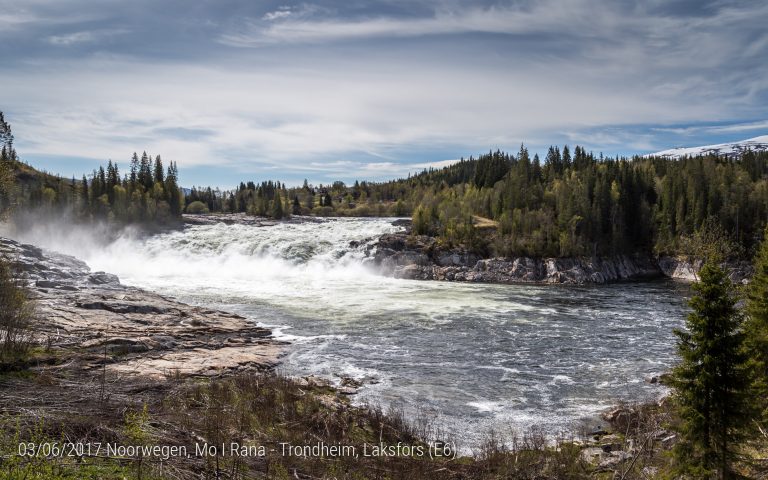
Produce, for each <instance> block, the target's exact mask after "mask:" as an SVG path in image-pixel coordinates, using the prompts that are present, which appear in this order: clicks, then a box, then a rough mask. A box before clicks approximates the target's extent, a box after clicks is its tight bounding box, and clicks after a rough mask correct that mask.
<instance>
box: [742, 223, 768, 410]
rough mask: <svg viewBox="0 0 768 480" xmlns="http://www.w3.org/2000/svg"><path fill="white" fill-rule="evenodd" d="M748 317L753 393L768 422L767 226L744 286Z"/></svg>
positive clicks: (747, 338)
mask: <svg viewBox="0 0 768 480" xmlns="http://www.w3.org/2000/svg"><path fill="white" fill-rule="evenodd" d="M746 311H747V320H746V322H745V325H744V331H745V334H746V339H745V343H746V347H747V353H748V356H749V362H750V370H751V371H752V372H753V373H754V384H753V395H752V397H753V398H754V399H756V400H757V401H758V408H759V409H760V410H761V413H762V420H763V421H764V422H765V421H768V228H766V230H765V234H764V236H763V242H762V244H761V245H760V250H759V252H758V253H757V256H756V257H755V273H754V275H753V276H752V281H751V282H750V284H749V287H748V289H747V305H746Z"/></svg>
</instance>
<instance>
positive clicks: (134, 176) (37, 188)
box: [0, 112, 184, 224]
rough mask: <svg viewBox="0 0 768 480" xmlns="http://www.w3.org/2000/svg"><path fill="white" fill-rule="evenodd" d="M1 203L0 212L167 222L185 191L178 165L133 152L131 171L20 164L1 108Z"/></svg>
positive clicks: (112, 166) (179, 208)
mask: <svg viewBox="0 0 768 480" xmlns="http://www.w3.org/2000/svg"><path fill="white" fill-rule="evenodd" d="M0 143H2V150H0V167H1V168H0V177H2V179H0V181H1V183H2V184H1V185H0V202H2V203H1V205H0V206H1V207H2V211H10V212H11V213H12V214H15V215H23V214H25V213H29V212H34V213H35V214H43V215H46V214H49V215H62V214H65V213H66V214H68V215H69V214H71V215H72V216H73V217H74V219H76V220H80V221H91V220H108V221H116V222H119V223H159V224H167V223H171V222H173V221H174V220H175V219H177V218H179V217H180V216H181V211H182V208H183V203H184V199H183V195H182V192H181V190H180V189H179V185H178V169H177V167H176V164H175V163H173V162H171V164H170V165H169V166H168V168H167V169H165V168H164V167H163V162H162V160H161V158H160V156H159V155H158V156H157V157H155V159H154V160H152V159H151V157H150V156H148V155H147V153H146V152H145V153H144V154H143V155H142V156H141V158H139V156H138V155H137V154H136V153H134V154H133V157H132V159H131V161H130V167H129V172H128V173H126V174H124V175H123V176H121V174H120V171H119V169H118V167H117V164H115V163H112V161H109V162H108V163H107V167H106V169H105V168H104V167H99V169H98V170H94V171H93V173H92V174H91V175H90V178H86V176H85V175H83V176H82V178H81V179H76V178H71V179H65V178H62V177H61V176H58V175H52V174H49V173H47V172H41V171H38V170H36V169H34V168H32V167H31V166H29V165H27V164H26V163H23V162H22V161H21V160H20V159H19V157H18V155H17V153H16V150H15V148H14V146H13V134H12V132H11V127H10V125H9V124H8V123H7V122H6V121H5V119H4V117H3V114H2V112H0Z"/></svg>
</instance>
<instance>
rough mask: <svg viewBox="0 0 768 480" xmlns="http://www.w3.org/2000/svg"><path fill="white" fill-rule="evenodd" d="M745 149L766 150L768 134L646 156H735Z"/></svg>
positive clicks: (672, 149)
mask: <svg viewBox="0 0 768 480" xmlns="http://www.w3.org/2000/svg"><path fill="white" fill-rule="evenodd" d="M747 150H752V151H754V152H762V151H766V150H768V135H763V136H761V137H755V138H750V139H748V140H741V141H739V142H731V143H720V144H717V145H704V146H701V147H680V148H671V149H669V150H662V151H661V152H656V153H650V154H648V155H645V156H646V157H666V158H683V157H695V156H697V155H718V156H735V155H741V154H742V153H744V152H746V151H747Z"/></svg>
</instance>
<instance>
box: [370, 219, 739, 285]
mask: <svg viewBox="0 0 768 480" xmlns="http://www.w3.org/2000/svg"><path fill="white" fill-rule="evenodd" d="M368 255H369V258H370V260H371V261H372V262H373V263H374V264H375V265H376V266H378V268H379V269H380V270H381V272H382V273H383V274H385V275H390V276H394V277H396V278H407V279H415V280H443V281H458V282H478V283H533V284H573V285H583V284H605V283H610V282H617V281H624V280H635V279H642V278H662V277H668V278H673V279H677V280H684V281H693V280H695V278H696V273H697V272H698V271H699V269H700V268H701V265H702V262H701V261H700V260H691V259H688V258H685V257H668V256H663V257H654V256H651V255H647V254H634V255H612V256H604V257H569V258H531V257H516V258H500V257H496V258H481V257H480V256H478V255H476V254H474V253H471V252H468V251H466V250H463V249H446V248H443V247H441V246H440V245H439V244H438V242H437V240H436V239H435V238H433V237H428V236H424V235H416V236H414V235H410V234H409V233H408V232H407V231H406V232H402V233H394V234H387V235H383V236H381V237H380V238H379V240H378V242H377V243H375V244H373V245H372V246H371V248H370V249H369V250H368ZM725 267H726V269H727V270H728V271H729V273H730V278H731V280H732V281H733V282H735V283H744V282H746V281H748V279H749V277H750V276H751V275H752V266H751V265H750V264H749V263H748V262H738V263H730V264H727V265H725Z"/></svg>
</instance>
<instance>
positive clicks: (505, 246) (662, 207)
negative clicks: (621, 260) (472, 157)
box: [409, 147, 768, 256]
mask: <svg viewBox="0 0 768 480" xmlns="http://www.w3.org/2000/svg"><path fill="white" fill-rule="evenodd" d="M457 174H460V178H458V179H457V178H456V177H457ZM440 177H443V178H442V179H440V181H439V182H421V181H420V180H419V179H418V178H417V179H414V180H411V181H410V182H409V183H410V185H412V186H413V188H414V189H416V190H417V191H418V193H417V194H416V195H415V197H416V198H418V206H417V207H416V209H415V211H414V214H413V219H414V231H415V232H416V233H424V234H430V235H437V236H439V237H441V238H443V239H444V240H445V241H446V242H449V243H465V244H469V245H470V246H472V247H473V248H475V249H484V250H487V253H493V254H496V255H511V254H525V255H553V256H572V255H592V254H609V253H621V252H635V251H655V252H656V253H681V252H684V251H685V250H686V249H687V248H689V246H690V244H691V243H692V242H693V241H695V238H696V237H697V235H698V236H700V235H702V234H707V233H712V232H713V231H717V232H721V233H722V235H724V236H725V237H727V238H729V239H730V240H732V241H733V243H734V244H735V245H736V246H737V247H738V246H741V247H742V248H743V249H746V251H744V252H742V253H748V250H749V249H751V248H753V247H754V246H755V245H756V244H757V242H758V241H759V239H760V237H761V232H762V231H763V228H764V226H765V224H766V219H767V218H768V178H767V177H768V154H766V153H753V152H747V153H745V154H744V155H742V156H740V157H738V158H725V157H717V156H704V157H701V156H700V157H694V158H684V159H681V160H670V159H664V158H640V157H635V158H632V159H626V158H618V159H616V158H599V157H595V156H594V155H593V154H592V153H587V152H585V151H584V149H582V148H580V147H576V148H575V150H574V153H573V155H571V153H570V151H569V149H568V147H564V148H563V150H562V151H560V150H559V149H558V148H557V147H551V148H550V149H549V152H548V154H547V156H546V158H545V159H544V162H542V161H540V159H539V158H538V156H534V157H533V158H532V159H531V158H530V156H529V154H528V151H527V150H526V149H525V148H524V147H522V148H521V149H520V152H519V153H518V155H516V156H511V155H506V154H503V153H501V152H496V153H490V154H488V155H484V156H482V157H480V158H479V159H478V160H477V161H476V162H467V163H466V164H459V165H458V166H455V167H454V168H453V169H450V170H446V171H444V172H441V173H440V174H432V175H427V178H435V179H439V178H440ZM448 179H450V181H449V180H448ZM473 216H481V217H487V218H489V219H493V220H495V221H496V222H498V223H497V225H498V229H497V232H496V234H495V235H493V236H491V237H488V236H487V235H486V236H480V235H478V234H477V232H476V229H475V228H474V225H475V223H476V218H474V219H473ZM736 250H738V248H736ZM737 253H738V252H737Z"/></svg>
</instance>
